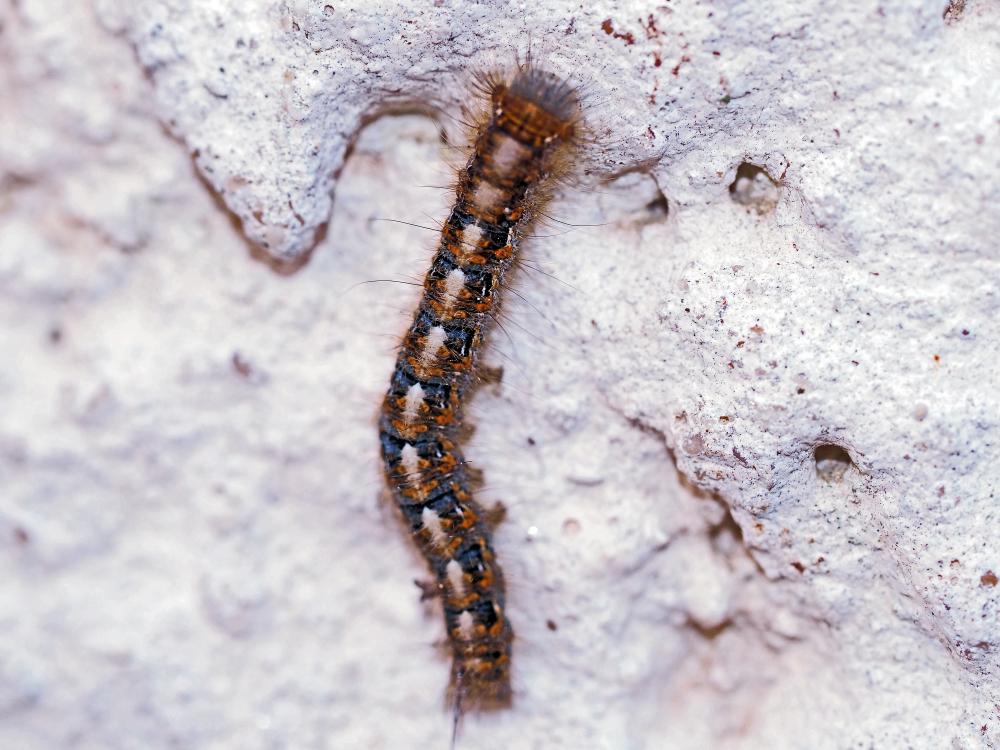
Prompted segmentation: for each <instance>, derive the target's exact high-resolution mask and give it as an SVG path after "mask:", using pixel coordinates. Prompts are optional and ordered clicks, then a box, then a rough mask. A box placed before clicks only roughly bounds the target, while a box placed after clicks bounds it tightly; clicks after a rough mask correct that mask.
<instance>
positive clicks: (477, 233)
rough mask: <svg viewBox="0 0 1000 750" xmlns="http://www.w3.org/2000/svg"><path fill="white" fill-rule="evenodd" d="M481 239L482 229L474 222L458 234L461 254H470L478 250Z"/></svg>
mask: <svg viewBox="0 0 1000 750" xmlns="http://www.w3.org/2000/svg"><path fill="white" fill-rule="evenodd" d="M482 239H483V228H482V227H481V226H479V225H478V224H477V223H476V222H472V223H471V224H469V226H467V227H465V228H464V229H463V230H462V231H461V232H459V233H458V241H459V242H460V243H461V245H462V252H463V253H471V252H474V251H475V250H478V249H479V243H480V242H481V241H482Z"/></svg>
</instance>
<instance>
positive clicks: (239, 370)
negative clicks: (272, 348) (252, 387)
mask: <svg viewBox="0 0 1000 750" xmlns="http://www.w3.org/2000/svg"><path fill="white" fill-rule="evenodd" d="M232 365H233V370H234V371H235V372H236V374H237V375H239V376H240V377H241V378H249V377H250V376H251V375H253V367H252V366H251V365H250V363H249V362H247V361H246V360H245V359H243V356H242V355H241V354H240V353H239V352H233V357H232Z"/></svg>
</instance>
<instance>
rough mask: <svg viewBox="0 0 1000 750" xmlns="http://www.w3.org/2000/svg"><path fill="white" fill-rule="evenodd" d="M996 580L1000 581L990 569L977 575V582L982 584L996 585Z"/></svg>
mask: <svg viewBox="0 0 1000 750" xmlns="http://www.w3.org/2000/svg"><path fill="white" fill-rule="evenodd" d="M997 581H1000V579H998V578H997V574H996V573H994V572H993V571H992V570H987V571H986V572H985V573H983V574H982V575H981V576H979V582H980V583H981V584H982V585H983V586H991V587H992V586H996V585H997Z"/></svg>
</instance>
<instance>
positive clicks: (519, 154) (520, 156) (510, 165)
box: [493, 136, 531, 172]
mask: <svg viewBox="0 0 1000 750" xmlns="http://www.w3.org/2000/svg"><path fill="white" fill-rule="evenodd" d="M529 158H531V149H529V148H528V147H527V146H525V145H523V144H521V143H518V142H517V141H516V140H514V139H513V138H511V137H510V136H504V137H503V138H502V139H501V140H500V145H499V146H498V147H497V150H496V151H495V152H494V153H493V168H494V169H496V170H497V171H498V172H509V171H510V170H512V169H514V168H515V167H516V166H517V165H518V162H522V161H527V160H528V159H529Z"/></svg>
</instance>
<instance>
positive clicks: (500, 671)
mask: <svg viewBox="0 0 1000 750" xmlns="http://www.w3.org/2000/svg"><path fill="white" fill-rule="evenodd" d="M480 88H481V89H482V90H483V91H484V93H485V94H486V95H487V96H488V99H489V103H488V106H489V110H488V112H487V113H486V114H485V116H484V118H483V121H482V123H481V125H480V126H479V128H478V130H477V133H476V136H475V141H474V145H473V150H472V155H471V158H470V159H469V161H468V163H467V164H466V165H465V167H464V168H462V169H461V170H459V174H458V179H457V184H456V188H455V203H454V206H453V207H452V211H451V214H450V216H449V217H448V220H447V221H446V222H445V225H444V227H443V229H442V231H441V240H440V244H439V245H438V249H437V252H436V253H435V256H434V260H433V261H432V263H431V268H430V270H429V271H428V272H427V276H426V278H425V280H424V285H423V286H424V294H423V297H422V299H421V301H420V305H419V306H418V308H417V311H416V314H415V315H414V318H413V322H412V324H411V325H410V327H409V329H408V330H407V332H406V334H405V335H404V337H403V343H402V345H401V346H400V350H399V356H398V358H397V360H396V367H395V370H394V371H393V375H392V380H391V383H390V386H389V392H388V393H387V394H386V397H385V401H384V402H383V404H382V416H381V419H380V423H379V428H380V438H381V444H382V457H383V460H384V463H385V475H386V479H387V481H388V484H389V487H390V489H391V491H392V494H393V497H394V498H395V500H396V503H397V505H398V507H399V508H400V510H401V511H402V515H403V517H404V519H405V521H406V523H407V524H408V526H409V528H410V531H411V534H412V535H413V538H414V541H415V542H416V544H417V546H418V547H419V549H420V551H421V553H422V554H423V555H424V557H425V559H426V560H427V563H428V565H429V566H430V569H431V572H432V573H433V575H434V577H435V579H436V585H437V589H438V590H439V591H440V592H441V593H440V595H441V599H442V602H443V605H444V616H445V624H446V631H447V633H448V637H449V640H450V642H451V648H452V657H453V660H452V670H451V688H450V691H449V697H450V700H451V701H452V705H453V708H454V711H455V718H456V723H457V721H458V719H459V718H460V717H461V715H462V713H463V712H465V711H469V710H490V709H497V708H503V707H505V706H508V705H509V704H510V702H511V683H510V668H511V643H512V640H513V629H512V628H511V625H510V622H509V621H508V619H507V616H506V613H505V606H506V596H505V589H504V579H503V573H502V572H501V570H500V566H499V565H498V564H497V561H496V555H495V554H494V551H493V546H492V541H491V535H492V523H491V521H490V516H489V514H487V513H485V512H484V511H483V510H482V509H481V507H480V506H479V504H478V503H477V502H476V501H475V499H474V498H473V493H472V488H473V486H474V484H475V482H474V476H473V474H474V472H473V470H472V469H470V468H469V467H467V466H466V463H465V460H464V458H463V457H462V454H461V452H460V450H459V447H458V444H457V443H458V434H459V430H460V428H461V426H462V407H463V405H464V400H465V397H466V396H467V395H468V393H469V390H470V387H471V386H472V384H473V379H474V376H475V375H474V373H475V367H476V362H477V359H478V356H479V351H480V349H481V347H482V344H483V341H484V337H485V334H486V332H487V329H488V328H489V325H490V322H491V321H492V320H493V319H494V318H495V316H496V313H497V310H498V307H499V304H500V297H501V292H502V290H503V281H504V277H505V274H506V273H507V272H508V271H509V270H510V268H511V267H512V265H513V264H514V262H515V260H516V257H517V238H518V235H519V234H520V233H522V232H523V231H524V230H525V228H526V227H527V225H528V224H529V223H530V221H531V218H532V210H531V209H532V207H533V206H535V205H537V203H538V202H539V200H540V196H542V195H543V194H544V192H545V190H546V183H547V181H549V180H550V176H551V173H552V171H553V170H554V169H556V168H557V165H558V163H559V159H560V158H561V152H564V151H565V148H566V145H567V144H570V143H572V142H573V140H574V137H575V136H576V134H577V133H578V128H579V119H580V103H579V99H578V97H577V94H576V92H575V91H574V90H573V89H572V88H571V87H570V86H569V85H567V84H566V83H565V82H563V81H562V80H560V79H559V78H557V77H555V76H554V75H552V74H550V73H546V72H545V71H542V70H539V69H538V68H535V67H532V66H531V65H530V64H527V65H523V66H520V67H519V68H518V70H517V71H516V72H515V73H514V75H513V76H512V77H511V78H510V80H503V79H501V78H499V77H497V76H486V77H483V78H481V79H480ZM563 158H564V157H563ZM499 515H500V514H494V517H495V518H499Z"/></svg>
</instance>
